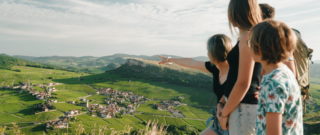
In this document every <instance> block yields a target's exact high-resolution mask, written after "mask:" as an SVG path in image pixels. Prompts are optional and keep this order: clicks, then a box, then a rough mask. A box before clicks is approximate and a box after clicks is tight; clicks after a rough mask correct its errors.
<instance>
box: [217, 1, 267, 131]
mask: <svg viewBox="0 0 320 135" xmlns="http://www.w3.org/2000/svg"><path fill="white" fill-rule="evenodd" d="M261 14H262V13H261V9H260V7H259V4H258V2H257V0H231V1H230V3H229V8H228V19H229V24H230V29H231V27H232V26H233V27H236V28H238V29H239V32H240V36H239V38H238V39H239V41H238V43H237V45H236V46H235V47H234V48H233V49H232V50H231V51H230V53H229V54H228V57H227V60H228V63H229V65H230V68H229V74H228V79H227V81H226V89H225V92H224V96H225V98H222V100H220V102H222V103H223V102H225V101H226V105H225V107H224V108H223V110H218V113H219V112H222V113H221V116H220V117H219V121H220V124H221V127H222V128H223V129H228V128H229V134H230V135H251V134H255V118H256V117H255V116H256V110H257V104H258V100H257V99H256V98H255V97H254V93H255V92H257V91H258V89H257V87H258V86H260V79H261V71H262V65H261V64H260V63H255V62H254V61H253V59H252V56H251V55H250V49H249V48H248V47H247V43H246V42H247V40H249V38H250V30H251V28H252V27H253V26H255V25H256V24H258V23H260V22H261V21H262V17H261Z"/></svg>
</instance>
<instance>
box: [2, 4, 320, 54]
mask: <svg viewBox="0 0 320 135" xmlns="http://www.w3.org/2000/svg"><path fill="white" fill-rule="evenodd" d="M228 2H229V1H228V0H1V1H0V48H1V49H0V53H6V54H9V55H28V56H52V55H60V56H88V55H90V56H105V55H112V54H115V53H126V54H135V55H155V54H171V55H179V56H185V57H188V56H189V57H193V56H205V55H206V41H207V39H208V38H209V37H210V36H211V35H213V34H218V33H223V34H226V35H228V36H230V37H232V39H233V42H236V38H235V37H234V36H231V34H230V30H229V27H228V20H227V6H228ZM258 2H259V3H268V4H270V5H271V6H273V7H275V9H276V17H275V19H276V20H280V21H283V22H285V23H287V24H288V25H289V26H290V27H293V28H296V29H298V30H300V32H301V33H302V37H303V39H304V40H305V42H306V43H307V44H308V46H309V47H310V48H313V49H314V50H315V53H314V58H313V59H314V60H320V54H319V53H317V51H318V50H320V44H319V43H320V42H319V36H320V28H319V24H320V14H319V13H320V1H319V0H303V1H302V0H258ZM317 24H318V25H317Z"/></svg>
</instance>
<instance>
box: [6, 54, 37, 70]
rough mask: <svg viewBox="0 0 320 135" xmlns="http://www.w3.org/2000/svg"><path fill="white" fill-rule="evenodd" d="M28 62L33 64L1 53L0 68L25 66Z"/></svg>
mask: <svg viewBox="0 0 320 135" xmlns="http://www.w3.org/2000/svg"><path fill="white" fill-rule="evenodd" d="M26 64H32V62H29V61H25V60H20V59H18V58H14V57H10V56H7V55H0V69H6V70H11V67H12V66H24V65H26Z"/></svg>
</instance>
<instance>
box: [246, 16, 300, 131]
mask: <svg viewBox="0 0 320 135" xmlns="http://www.w3.org/2000/svg"><path fill="white" fill-rule="evenodd" d="M296 45H297V37H296V35H295V32H294V31H293V30H291V29H290V28H289V27H288V26H287V25H286V24H284V23H282V22H279V21H274V20H267V21H265V22H262V23H260V24H258V25H256V26H255V27H254V28H253V29H252V35H251V39H250V41H248V46H249V48H251V49H250V50H251V51H250V52H251V55H252V56H253V59H254V61H256V62H260V63H261V64H262V66H263V68H264V69H265V75H264V76H263V80H262V83H261V91H260V94H259V102H258V109H257V118H256V134H258V135H265V134H267V135H282V134H284V135H302V134H303V120H302V113H303V112H302V101H301V94H300V88H299V85H298V83H297V81H296V78H295V75H294V74H293V73H292V71H291V70H290V69H289V68H288V67H287V66H286V65H285V64H283V61H284V60H286V59H288V57H289V56H290V54H292V53H293V51H294V49H295V48H296Z"/></svg>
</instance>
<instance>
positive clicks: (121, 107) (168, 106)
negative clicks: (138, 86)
mask: <svg viewBox="0 0 320 135" xmlns="http://www.w3.org/2000/svg"><path fill="white" fill-rule="evenodd" d="M79 78H80V77H79ZM79 80H80V79H79ZM57 85H62V83H48V84H47V85H43V84H35V85H30V79H29V82H28V83H22V84H21V85H18V86H9V85H6V86H3V87H2V86H0V89H6V90H15V91H17V92H19V93H23V92H26V93H29V94H31V95H32V96H34V97H36V98H37V99H39V100H42V101H44V103H41V104H38V105H36V106H35V107H34V113H35V114H39V113H42V112H48V111H57V109H56V107H55V106H54V104H53V103H69V104H74V105H77V106H82V107H83V108H82V109H77V110H68V111H67V112H63V113H64V116H61V117H59V118H58V119H57V120H53V121H49V122H47V123H46V129H60V128H67V127H68V126H69V121H70V120H74V119H76V117H74V116H77V115H84V114H89V115H90V116H91V117H101V118H106V119H108V118H121V116H122V115H127V114H130V115H132V114H134V113H139V112H136V110H137V108H138V107H139V106H140V104H145V103H146V102H147V101H152V99H149V98H147V97H144V96H141V95H134V94H133V92H124V91H119V90H113V89H111V88H100V89H99V90H97V91H96V92H95V94H97V95H104V96H105V97H106V98H105V100H104V101H105V105H101V104H98V103H90V102H92V100H88V99H86V98H79V100H80V102H78V101H65V102H58V100H57V97H56V96H54V95H52V93H53V92H57V91H59V90H57V89H55V86H57ZM34 87H40V88H43V89H45V90H44V91H36V90H34ZM88 96H91V95H88ZM183 98H184V97H183V96H179V97H177V98H176V99H177V100H162V101H160V102H161V103H159V104H157V103H153V104H152V105H153V107H154V108H156V109H158V110H161V111H169V112H170V113H171V114H172V115H173V116H174V117H180V118H184V115H183V114H182V113H181V111H179V110H176V109H173V108H174V107H179V106H181V105H187V104H184V103H181V102H180V101H178V100H179V99H183ZM34 124H41V122H34Z"/></svg>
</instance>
